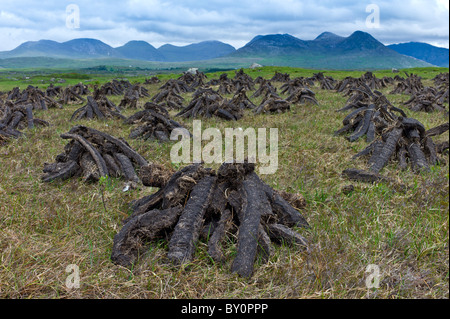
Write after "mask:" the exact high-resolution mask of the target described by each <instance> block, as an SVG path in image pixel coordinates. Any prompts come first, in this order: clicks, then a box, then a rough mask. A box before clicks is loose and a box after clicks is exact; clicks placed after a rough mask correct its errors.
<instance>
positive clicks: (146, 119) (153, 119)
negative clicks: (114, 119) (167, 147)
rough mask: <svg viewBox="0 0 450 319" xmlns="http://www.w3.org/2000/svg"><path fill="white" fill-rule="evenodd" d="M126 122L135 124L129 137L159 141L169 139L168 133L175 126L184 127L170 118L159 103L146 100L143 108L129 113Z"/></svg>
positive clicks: (169, 133)
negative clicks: (131, 113)
mask: <svg viewBox="0 0 450 319" xmlns="http://www.w3.org/2000/svg"><path fill="white" fill-rule="evenodd" d="M125 123H126V124H130V125H137V127H136V128H134V129H133V130H132V131H131V133H130V136H129V138H130V139H136V138H141V139H144V140H147V139H156V140H157V141H160V142H168V141H170V135H171V133H172V131H173V130H174V129H176V128H184V127H183V126H182V125H181V124H180V123H178V122H176V121H174V120H172V119H171V118H170V116H169V112H168V111H167V110H166V109H165V108H164V107H163V106H161V105H158V104H155V103H152V102H147V103H146V104H145V105H144V110H142V111H139V112H137V113H135V114H134V115H131V116H130V117H129V118H128V119H126V121H125Z"/></svg>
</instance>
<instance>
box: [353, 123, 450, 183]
mask: <svg viewBox="0 0 450 319" xmlns="http://www.w3.org/2000/svg"><path fill="white" fill-rule="evenodd" d="M446 130H448V123H447V124H446V126H445V125H444V126H442V127H438V128H435V129H433V130H430V131H431V132H430V131H428V132H427V131H426V130H425V127H424V125H423V124H422V123H420V122H419V121H417V120H416V119H412V118H404V117H399V118H398V119H397V121H396V123H395V125H391V126H390V127H388V128H386V129H384V130H383V133H382V134H381V136H380V137H379V138H378V139H376V140H375V141H374V142H372V143H371V144H370V145H369V146H367V147H366V148H365V149H364V150H363V151H361V152H360V153H358V154H356V155H355V156H354V157H353V158H354V159H355V158H359V157H362V156H368V157H369V160H368V162H367V164H368V167H369V171H370V172H372V173H375V174H378V173H379V172H380V171H381V170H382V169H383V168H384V167H385V166H386V165H387V164H388V163H389V161H391V160H396V161H397V162H398V167H399V168H400V169H402V170H403V169H406V168H407V167H408V164H409V165H410V166H411V168H412V169H413V170H414V171H429V170H430V166H433V165H439V164H440V163H441V162H442V160H441V159H440V158H439V157H438V152H442V151H443V150H444V149H445V146H440V147H439V148H438V147H437V145H436V144H435V143H434V141H433V139H432V138H431V137H432V136H436V135H440V134H442V133H444V132H445V131H446ZM447 148H448V142H447Z"/></svg>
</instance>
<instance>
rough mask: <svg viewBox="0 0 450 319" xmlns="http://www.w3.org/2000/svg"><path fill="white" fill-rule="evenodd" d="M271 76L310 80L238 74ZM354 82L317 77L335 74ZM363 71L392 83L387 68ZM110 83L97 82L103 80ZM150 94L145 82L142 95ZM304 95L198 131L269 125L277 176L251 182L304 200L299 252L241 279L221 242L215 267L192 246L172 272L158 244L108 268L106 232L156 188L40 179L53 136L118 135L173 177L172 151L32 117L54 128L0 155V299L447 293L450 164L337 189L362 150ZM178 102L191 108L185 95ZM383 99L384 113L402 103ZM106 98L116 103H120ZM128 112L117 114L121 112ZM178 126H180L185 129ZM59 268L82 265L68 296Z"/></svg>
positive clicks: (277, 255)
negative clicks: (306, 246) (306, 245)
mask: <svg viewBox="0 0 450 319" xmlns="http://www.w3.org/2000/svg"><path fill="white" fill-rule="evenodd" d="M275 71H279V72H282V73H289V74H291V77H295V76H311V75H312V74H313V73H316V72H318V71H313V70H305V69H294V68H276V67H267V68H263V69H256V70H245V72H246V73H248V74H250V75H251V76H252V77H254V78H255V77H257V76H259V75H261V76H263V77H265V78H271V77H272V76H273V75H274V73H275ZM443 71H445V72H448V69H435V70H432V69H416V70H413V72H414V73H417V74H420V75H422V76H423V77H424V79H425V82H426V83H428V84H429V85H430V84H431V82H430V81H429V80H430V79H431V78H432V77H434V75H436V74H437V73H439V72H443ZM219 74H220V72H219V73H214V74H208V77H209V78H214V77H218V76H219ZM362 74H363V72H339V71H325V75H330V76H333V77H334V78H337V79H339V78H344V77H346V76H349V75H351V76H354V77H358V76H360V75H362ZM375 74H376V75H377V76H379V77H380V76H384V75H388V76H392V73H390V71H389V72H388V71H380V72H375ZM233 75H234V72H230V76H233ZM64 76H65V75H64V74H60V77H62V78H64ZM177 76H179V75H176V74H173V75H170V76H169V75H165V76H162V78H163V80H166V79H167V78H168V77H177ZM112 77H113V76H111V77H109V78H108V77H107V76H104V77H98V79H97V80H98V81H99V83H103V82H105V81H107V80H109V79H111V78H112ZM91 78H96V76H94V75H93V76H91ZM144 78H145V77H138V78H129V80H130V81H133V82H139V81H143V79H144ZM72 80H74V81H75V82H74V83H77V82H79V80H83V79H77V78H75V79H72ZM14 85H17V82H7V81H3V82H0V91H2V90H3V91H7V90H9V89H11V88H12V87H13V86H14ZM23 85H25V86H26V84H20V86H21V87H22V88H23ZM47 85H48V84H47ZM276 85H277V86H279V85H280V84H279V83H277V84H276ZM159 86H160V84H159V85H148V86H147V88H148V89H149V91H150V93H151V95H152V96H153V95H154V94H156V92H158V87H159ZM390 89H392V88H388V89H385V90H384V93H388V92H389V91H390ZM313 90H314V91H315V92H316V94H317V99H318V100H319V102H320V105H319V106H314V105H302V106H300V105H299V106H295V107H293V109H292V110H291V111H290V112H287V113H284V114H278V115H258V116H255V115H253V114H251V112H247V113H246V114H245V117H244V118H243V119H241V120H240V121H239V122H237V123H230V122H224V121H220V120H217V119H210V120H203V121H202V126H203V128H207V127H218V128H219V129H220V130H221V131H222V133H223V132H224V129H225V128H226V127H230V126H231V127H237V126H242V127H243V128H245V127H255V128H259V127H266V128H270V127H277V128H278V129H279V147H280V149H279V150H280V154H279V169H278V171H277V173H276V174H274V175H264V176H262V178H263V179H264V180H265V181H266V182H267V183H268V184H269V185H271V186H272V187H274V188H276V189H279V190H286V191H289V192H295V193H300V194H302V195H303V196H304V197H305V199H306V202H307V207H306V208H305V209H304V211H303V212H302V214H303V215H304V216H305V217H306V218H307V220H308V222H309V223H310V225H311V229H309V230H305V229H298V231H299V232H300V233H301V234H302V235H304V236H305V237H307V238H308V239H309V241H310V243H311V247H310V250H309V251H308V252H303V251H302V250H301V249H300V248H298V247H289V246H286V245H281V246H275V250H274V253H273V255H272V256H271V257H270V260H269V261H268V263H266V264H261V263H260V262H259V261H257V263H256V267H255V273H254V275H253V277H251V278H250V279H243V278H240V277H238V276H237V275H234V274H231V273H230V265H231V261H232V259H233V256H234V254H235V252H236V247H235V245H234V241H233V239H232V238H230V239H229V240H230V242H229V245H228V246H227V247H228V248H227V249H226V251H225V254H226V256H227V261H226V262H225V263H224V264H219V263H214V262H213V261H212V260H211V259H210V258H209V257H208V254H207V243H205V242H204V241H200V242H199V243H198V246H197V251H196V254H195V259H194V260H193V261H192V263H191V264H190V265H189V267H186V268H176V267H173V266H171V265H170V264H169V263H167V261H166V260H165V256H166V253H167V243H166V242H164V241H159V242H155V243H149V245H148V246H146V247H145V249H144V250H143V251H142V255H141V256H140V260H139V262H138V263H137V264H136V265H135V266H134V267H133V268H132V269H126V268H122V267H118V266H116V265H114V264H113V263H112V262H111V260H110V254H111V249H112V243H113V237H114V235H115V234H116V233H117V232H118V231H119V230H120V229H121V227H122V222H121V221H122V220H123V218H124V217H126V216H128V214H129V211H128V203H129V202H130V201H132V200H134V199H138V198H141V197H143V196H145V195H148V194H151V193H153V192H155V191H156V189H154V188H146V187H144V188H142V189H137V190H132V191H129V192H122V186H123V183H122V182H121V181H120V180H115V179H113V180H112V181H111V183H107V184H105V183H101V184H87V185H86V184H83V183H82V182H81V181H80V180H77V179H72V180H69V181H66V182H63V183H53V184H43V183H41V182H40V176H41V174H42V168H43V165H44V163H45V162H53V161H54V158H55V156H56V155H57V154H59V153H61V152H62V151H63V148H64V145H65V144H66V143H67V141H65V140H62V139H61V138H59V135H60V134H61V133H64V132H67V131H69V130H70V128H71V127H72V126H74V125H76V124H83V125H88V126H91V127H93V128H95V129H99V130H102V131H105V132H107V133H110V134H113V135H114V136H118V137H123V138H125V139H127V141H128V142H129V143H130V145H131V146H132V147H133V148H135V149H136V150H137V151H138V152H139V153H141V154H142V155H143V156H144V157H145V158H147V159H148V160H149V161H152V162H158V163H162V164H164V165H166V166H167V167H171V166H172V167H173V168H178V166H176V165H172V163H171V161H170V156H169V154H170V147H171V145H172V144H170V143H169V144H159V143H156V142H144V141H140V140H129V139H128V138H127V137H128V134H129V132H130V130H131V127H129V126H127V125H125V124H123V123H121V122H120V121H117V120H108V121H104V122H100V121H81V122H78V123H71V122H69V119H70V116H71V114H72V113H73V112H74V111H75V110H76V109H77V108H78V107H80V106H75V105H66V106H64V108H63V109H50V110H48V111H45V112H44V111H37V112H35V116H36V117H39V118H42V119H45V120H47V121H49V122H50V123H51V124H52V125H51V126H50V127H48V128H37V129H33V130H30V131H26V136H25V137H23V138H20V139H18V140H15V141H12V142H11V143H9V144H7V145H5V146H3V147H0V203H1V205H0V298H304V299H309V298H311V299H317V298H448V297H449V295H448V282H449V264H448V260H449V247H448V238H449V233H448V223H449V210H448V205H449V165H448V161H449V159H448V155H446V156H445V157H444V158H445V160H446V162H447V163H446V164H445V165H442V166H437V167H433V168H432V171H431V172H430V173H423V174H415V173H413V172H412V171H410V170H407V171H399V170H398V169H397V167H396V164H395V163H391V164H389V165H388V166H387V167H386V168H385V169H384V170H383V171H382V173H383V174H385V175H388V176H390V177H392V178H395V179H398V180H401V181H403V182H404V183H405V184H407V185H408V186H410V188H409V190H408V191H407V192H399V191H398V190H396V189H395V188H393V187H392V186H391V185H387V184H377V185H370V184H363V183H353V182H350V181H348V180H345V179H343V178H342V177H341V172H342V170H344V169H346V168H350V167H355V166H356V167H359V168H363V167H364V162H363V161H362V160H358V161H352V160H351V157H352V156H353V155H354V154H356V153H357V152H358V151H359V150H361V149H362V148H364V147H365V145H366V144H365V142H364V141H358V142H356V143H349V142H347V141H346V140H345V139H344V138H343V137H334V136H333V132H334V131H335V130H336V129H338V128H340V127H341V124H342V119H343V117H344V116H345V114H342V113H336V110H337V109H339V108H341V107H342V106H343V105H344V103H345V100H346V99H345V98H344V97H342V96H340V95H339V94H336V93H335V92H330V91H323V90H320V89H319V88H318V87H315V88H313ZM249 93H250V94H251V93H252V92H249ZM185 97H186V99H187V101H189V98H190V95H189V94H187V95H185ZM388 97H389V98H390V100H391V101H393V102H394V104H395V105H396V106H401V102H402V101H406V100H407V99H408V96H401V95H388ZM112 100H113V101H114V102H116V103H118V102H119V100H120V97H113V98H112ZM147 100H149V98H147V99H142V100H141V101H140V103H144V102H145V101H147ZM447 107H448V106H447ZM134 112H135V111H134V110H125V111H124V114H125V115H127V116H128V115H131V114H133V113H134ZM406 112H407V114H408V115H409V116H412V117H415V118H417V119H419V120H420V121H421V122H422V123H424V125H425V126H426V127H427V129H428V128H431V127H433V126H435V125H438V124H442V123H444V122H445V121H448V118H446V117H444V116H443V115H442V114H440V113H433V114H425V113H412V112H410V111H408V110H406ZM172 114H174V113H173V112H172ZM178 120H180V119H178ZM180 121H181V122H182V123H183V124H185V125H186V126H187V127H189V128H192V120H180ZM349 184H353V185H354V186H355V191H354V192H352V193H351V194H349V195H345V194H343V193H342V191H341V189H342V187H343V186H345V185H349ZM102 198H103V199H104V204H103V200H102ZM71 264H75V265H77V266H78V267H79V269H80V287H79V288H68V287H67V286H66V279H67V278H68V276H69V275H70V274H71V273H66V267H67V266H68V265H71ZM370 264H375V265H378V266H379V269H380V272H381V278H380V287H379V288H378V289H375V288H371V289H368V288H367V287H366V285H365V280H366V279H367V278H368V276H369V273H366V272H365V270H366V267H367V266H368V265H370Z"/></svg>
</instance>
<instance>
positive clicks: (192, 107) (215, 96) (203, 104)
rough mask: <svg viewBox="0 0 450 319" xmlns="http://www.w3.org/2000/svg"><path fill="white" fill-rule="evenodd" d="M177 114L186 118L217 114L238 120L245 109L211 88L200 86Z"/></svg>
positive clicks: (229, 119)
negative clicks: (187, 103)
mask: <svg viewBox="0 0 450 319" xmlns="http://www.w3.org/2000/svg"><path fill="white" fill-rule="evenodd" d="M176 116H180V117H184V118H198V117H206V118H211V117H212V116H217V117H220V118H223V119H225V120H228V121H237V120H239V119H241V118H242V117H243V116H244V113H243V110H242V109H241V108H240V107H239V106H238V105H234V104H233V103H231V102H230V101H229V100H227V99H224V98H223V97H222V96H221V95H220V94H219V93H218V92H216V91H214V90H213V89H211V88H199V89H197V91H195V92H194V94H193V96H192V101H191V102H190V103H189V105H188V106H186V107H185V108H184V109H183V110H182V111H181V112H179V113H178V114H177V115H176Z"/></svg>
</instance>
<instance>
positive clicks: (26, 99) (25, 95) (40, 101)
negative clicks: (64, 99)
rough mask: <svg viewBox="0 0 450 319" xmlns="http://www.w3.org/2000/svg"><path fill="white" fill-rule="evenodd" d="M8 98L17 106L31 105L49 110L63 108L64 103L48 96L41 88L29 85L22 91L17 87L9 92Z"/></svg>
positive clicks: (37, 108)
mask: <svg viewBox="0 0 450 319" xmlns="http://www.w3.org/2000/svg"><path fill="white" fill-rule="evenodd" d="M6 99H7V100H9V101H11V102H13V103H14V105H15V106H27V105H31V106H32V109H33V110H48V109H49V108H53V107H57V108H60V109H61V108H62V105H61V104H60V103H58V102H57V101H55V100H54V99H52V98H51V97H49V96H46V93H45V92H43V91H41V90H40V89H39V88H37V87H34V86H31V85H29V86H28V87H27V88H26V89H25V90H23V91H22V92H21V91H20V88H19V87H15V88H14V89H12V90H11V91H10V92H9V93H8V97H7V98H6Z"/></svg>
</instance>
